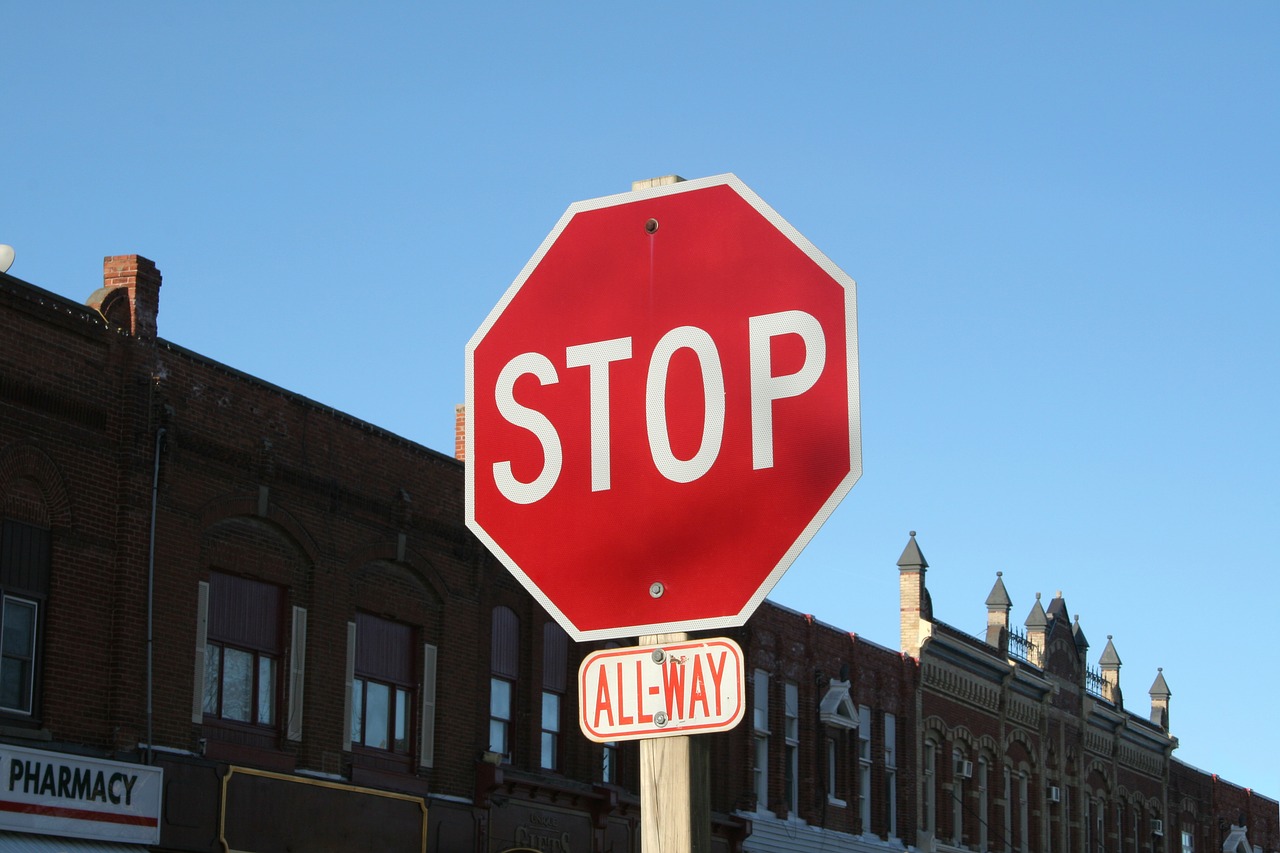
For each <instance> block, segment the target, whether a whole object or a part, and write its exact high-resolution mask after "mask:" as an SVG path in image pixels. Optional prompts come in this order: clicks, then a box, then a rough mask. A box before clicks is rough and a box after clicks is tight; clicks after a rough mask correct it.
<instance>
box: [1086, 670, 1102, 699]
mask: <svg viewBox="0 0 1280 853" xmlns="http://www.w3.org/2000/svg"><path fill="white" fill-rule="evenodd" d="M1084 689H1085V690H1088V691H1089V692H1090V693H1092V694H1093V695H1094V696H1097V697H1098V698H1099V699H1106V698H1107V680H1106V679H1105V678H1103V677H1102V673H1101V672H1100V671H1099V670H1098V668H1097V667H1092V666H1086V667H1085V668H1084Z"/></svg>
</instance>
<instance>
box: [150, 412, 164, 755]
mask: <svg viewBox="0 0 1280 853" xmlns="http://www.w3.org/2000/svg"><path fill="white" fill-rule="evenodd" d="M163 447H164V427H160V428H159V429H157V430H156V451H155V468H154V470H153V472H152V475H151V534H150V536H151V539H150V542H149V543H148V544H147V764H150V763H151V740H152V722H153V718H154V713H153V711H152V707H151V693H152V685H153V678H152V653H153V649H154V648H155V586H156V503H157V501H158V499H159V495H160V451H161V449H162V448H163Z"/></svg>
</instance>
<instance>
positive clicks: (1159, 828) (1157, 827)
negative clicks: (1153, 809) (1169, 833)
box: [1151, 817, 1164, 835]
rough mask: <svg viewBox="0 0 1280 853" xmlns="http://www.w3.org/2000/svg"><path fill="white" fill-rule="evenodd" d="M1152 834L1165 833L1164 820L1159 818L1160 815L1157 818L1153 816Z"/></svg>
mask: <svg viewBox="0 0 1280 853" xmlns="http://www.w3.org/2000/svg"><path fill="white" fill-rule="evenodd" d="M1151 834H1152V835H1164V821H1162V820H1161V819H1160V818H1158V817H1157V818H1152V820H1151Z"/></svg>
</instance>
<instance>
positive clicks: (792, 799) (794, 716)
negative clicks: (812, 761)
mask: <svg viewBox="0 0 1280 853" xmlns="http://www.w3.org/2000/svg"><path fill="white" fill-rule="evenodd" d="M783 712H784V725H783V737H784V739H785V741H786V748H787V752H786V766H785V769H784V771H783V774H784V781H785V787H786V797H787V811H788V812H789V813H790V814H791V815H793V816H794V815H795V814H796V813H797V812H799V811H800V688H799V687H798V686H797V685H795V684H793V683H791V682H790V681H788V682H787V683H786V684H784V685H783Z"/></svg>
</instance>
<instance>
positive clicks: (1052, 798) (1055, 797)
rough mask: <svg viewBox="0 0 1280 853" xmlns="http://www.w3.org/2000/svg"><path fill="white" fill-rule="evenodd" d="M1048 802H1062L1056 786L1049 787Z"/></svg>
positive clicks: (1059, 789)
mask: <svg viewBox="0 0 1280 853" xmlns="http://www.w3.org/2000/svg"><path fill="white" fill-rule="evenodd" d="M1049 802H1051V803H1060V802H1062V789H1061V788H1059V787H1058V786H1057V785H1050V786H1049Z"/></svg>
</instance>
